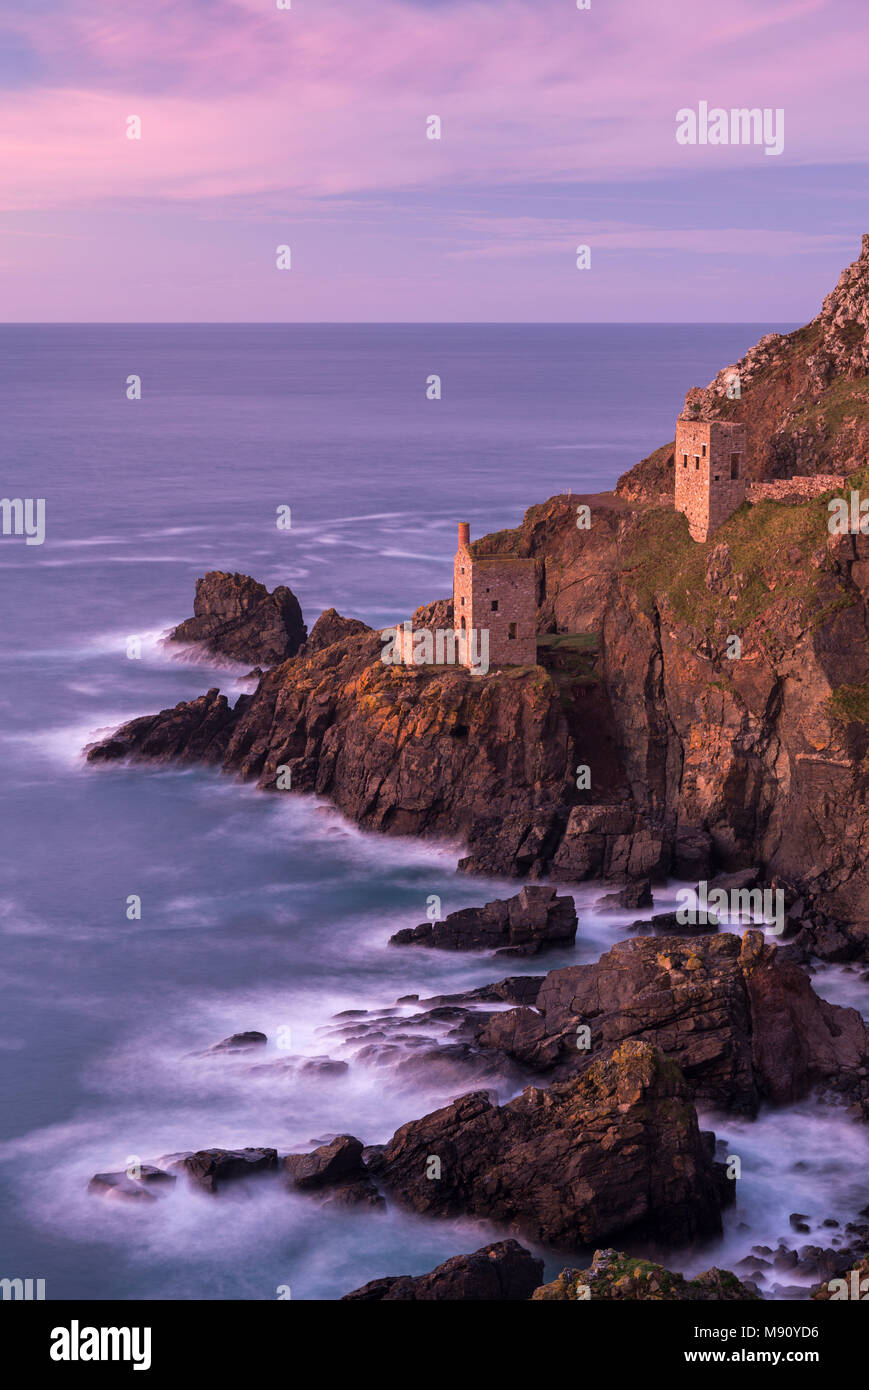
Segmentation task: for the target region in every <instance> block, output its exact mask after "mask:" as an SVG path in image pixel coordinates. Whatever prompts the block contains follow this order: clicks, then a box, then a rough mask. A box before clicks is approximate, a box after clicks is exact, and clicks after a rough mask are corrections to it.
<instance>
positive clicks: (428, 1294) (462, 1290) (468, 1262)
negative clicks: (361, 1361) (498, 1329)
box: [341, 1240, 543, 1303]
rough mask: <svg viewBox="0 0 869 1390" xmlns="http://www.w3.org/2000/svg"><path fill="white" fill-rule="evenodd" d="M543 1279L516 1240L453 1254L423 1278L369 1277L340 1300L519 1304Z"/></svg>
mask: <svg viewBox="0 0 869 1390" xmlns="http://www.w3.org/2000/svg"><path fill="white" fill-rule="evenodd" d="M542 1277H543V1261H542V1260H538V1259H535V1258H534V1256H533V1255H532V1254H531V1252H530V1251H529V1250H526V1249H525V1247H524V1246H522V1245H520V1244H519V1242H518V1241H516V1240H501V1241H497V1242H496V1243H495V1244H493V1245H484V1246H483V1248H482V1249H481V1250H475V1251H474V1253H473V1255H453V1257H452V1259H449V1260H445V1261H444V1263H443V1264H440V1265H438V1266H437V1268H436V1269H433V1270H432V1271H431V1272H430V1273H429V1274H418V1275H410V1274H405V1275H399V1276H392V1277H388V1278H385V1279H372V1280H371V1281H370V1283H368V1284H363V1286H362V1288H360V1289H354V1290H353V1292H352V1293H345V1295H344V1297H343V1299H342V1300H341V1301H342V1302H349V1301H351V1300H356V1301H359V1302H365V1303H397V1302H398V1301H399V1300H400V1299H401V1300H404V1301H405V1302H415V1303H422V1302H429V1301H431V1300H434V1299H455V1300H461V1301H463V1302H478V1301H480V1300H485V1301H487V1302H523V1301H525V1300H527V1299H529V1298H530V1297H531V1294H532V1293H533V1291H534V1289H536V1288H537V1285H538V1284H539V1283H540V1280H541V1278H542Z"/></svg>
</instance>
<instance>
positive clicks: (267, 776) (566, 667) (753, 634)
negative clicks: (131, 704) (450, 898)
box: [89, 239, 869, 959]
mask: <svg viewBox="0 0 869 1390" xmlns="http://www.w3.org/2000/svg"><path fill="white" fill-rule="evenodd" d="M867 286H869V239H864V247H863V253H862V254H861V257H860V259H859V260H858V261H857V262H856V263H855V264H854V265H853V266H851V267H849V268H848V269H847V270H846V271H845V272H844V273H843V276H842V278H841V280H840V282H839V285H838V287H837V288H836V290H835V291H834V292H833V293H832V294H831V295H830V296H829V297H828V298H827V300H826V301H825V303H824V307H823V309H822V311H821V313H820V314H819V315H818V318H817V319H815V320H814V321H813V323H812V324H810V325H808V327H807V328H806V329H803V330H800V332H799V333H797V334H791V335H789V336H788V337H787V338H776V339H775V341H774V342H772V340H770V339H764V340H763V341H762V343H761V344H759V345H758V347H757V348H756V349H753V351H752V353H749V354H748V355H747V357H746V358H745V359H744V360H743V362H742V363H740V364H736V365H737V367H738V368H739V371H740V376H741V378H742V395H741V397H740V399H739V400H738V401H734V400H731V399H729V398H728V397H727V395H726V394H725V392H724V390H723V387H722V382H723V381H724V378H725V375H726V373H725V374H722V375H721V379H720V380H719V378H716V382H717V383H718V384H717V385H716V383H713V384H712V386H710V387H709V388H707V391H706V393H705V394H704V393H701V396H702V399H701V398H700V397H698V398H697V404H698V410H699V411H701V412H707V413H708V412H715V411H719V412H721V413H722V414H728V413H732V415H733V418H742V419H745V420H746V422H747V423H748V424H749V426H750V429H749V435H750V438H752V439H753V440H754V446H753V447H754V448H755V463H754V465H753V467H754V470H755V472H765V473H766V474H769V473H770V472H771V471H773V472H774V471H775V470H776V469H777V468H778V467H779V463H778V462H777V461H776V460H780V459H781V458H784V457H785V452H786V451H785V452H783V450H784V445H783V444H782V439H783V438H784V436H785V434H787V435H788V437H789V438H791V439H797V438H798V437H799V440H801V441H802V442H800V443H798V444H797V445H794V447H795V448H796V450H797V454H796V455H795V456H794V458H795V459H796V462H795V461H794V458H791V461H790V463H788V470H790V469H791V468H793V467H797V466H799V467H801V468H803V469H804V470H806V471H812V470H813V469H814V468H815V466H817V468H818V469H820V470H822V471H825V472H826V471H831V472H832V471H838V472H842V473H848V470H849V469H850V468H851V465H852V462H853V459H852V454H853V450H854V449H855V448H859V447H860V446H859V445H858V444H856V443H855V442H854V441H855V440H856V439H857V438H858V437H859V438H860V439H862V435H861V433H860V432H861V430H862V428H863V426H862V424H861V423H860V422H861V420H862V419H863V417H862V416H861V415H860V406H861V402H862V400H863V398H864V396H865V392H866V390H867V389H869V376H867V375H866V372H867V351H869V349H867V338H866V332H867V324H869V317H867V313H869V311H867V304H869V289H867ZM858 329H859V333H858ZM720 387H721V389H719V388H720ZM846 398H847V401H848V402H849V405H848V412H849V413H847V415H842V416H841V418H840V417H839V416H837V415H836V413H835V411H833V409H832V404H831V402H833V401H834V399H835V400H844V399H846ZM809 402H814V403H815V405H817V404H818V402H820V403H821V405H820V406H819V407H818V412H817V413H816V416H815V417H813V418H814V420H815V423H814V425H812V427H811V429H809V428H808V426H806V428H805V430H803V426H800V427H799V429H797V427H796V426H795V425H794V421H795V420H796V419H797V417H799V418H802V414H801V413H804V412H805V411H806V410H807V409H808V403H809ZM821 407H823V408H821ZM812 409H814V406H812ZM853 420H856V422H857V423H856V425H855V426H854V428H853V429H852V426H851V424H850V423H849V422H851V421H853ZM819 422H820V423H819ZM800 430H803V433H800ZM855 431H856V432H855ZM810 438H811V440H813V441H814V443H812V444H811V447H810V443H809V442H807V441H810ZM663 453H664V454H665V453H666V450H664V451H663ZM658 455H659V456H660V457H658V456H653V457H657V462H656V464H655V469H656V470H657V472H656V474H655V477H656V478H657V479H658V483H659V482H661V480H664V481H665V482H666V479H667V473H666V460H665V459H663V455H662V451H658ZM647 473H648V469H647V467H646V464H644V465H641V466H640V468H639V471H636V470H634V471H633V472H632V473H631V474H628V475H626V477H625V478H624V479H623V480H622V482H621V483H620V485H619V489H618V492H617V493H615V494H613V493H609V494H599V495H596V496H591V497H578V496H572V497H566V496H561V497H555V498H552V499H550V500H549V501H548V502H546V503H543V504H541V505H538V506H534V507H531V508H530V509H529V511H528V512H527V513H526V515H525V518H524V521H523V523H522V525H521V526H520V527H518V528H516V529H515V530H513V531H506V532H500V533H497V534H494V535H490V536H486V537H483V538H482V539H481V540H479V541H477V542H475V544H474V547H473V549H474V553H475V554H477V555H496V554H516V555H520V556H526V557H529V558H533V559H534V560H535V561H536V562H537V563H536V573H537V589H538V593H537V597H538V614H539V633H540V637H539V647H538V660H539V663H540V664H538V665H537V666H534V667H530V666H529V667H521V668H511V669H505V670H502V671H499V670H494V671H491V672H489V674H488V675H487V676H485V677H475V676H471V675H470V674H469V673H468V672H466V671H464V670H462V669H460V668H455V667H447V666H441V667H432V666H429V667H420V668H407V667H396V666H389V665H385V664H384V663H383V662H382V661H381V660H380V654H381V650H382V646H381V641H380V638H379V636H378V635H377V634H376V633H372V632H370V631H368V630H365V629H364V628H363V625H361V624H358V623H356V624H353V623H351V624H349V625H348V624H347V621H346V620H344V619H341V618H340V617H339V615H337V614H335V613H334V612H330V613H328V614H327V615H324V618H323V619H321V620H320V622H319V623H318V624H317V625H316V626H315V629H314V633H316V634H318V635H319V632H320V631H321V630H322V633H323V637H324V640H325V641H326V643H327V644H326V645H320V643H319V641H310V642H309V643H308V646H307V647H306V648H305V649H304V651H303V652H301V653H300V654H299V655H297V656H296V657H295V658H294V659H289V660H284V661H283V662H281V664H279V665H277V666H274V667H273V669H272V670H270V671H269V672H268V673H267V674H266V675H265V676H264V677H263V678H262V679H261V681H260V683H259V686H258V688H257V690H256V692H255V693H254V694H253V695H248V696H244V697H242V698H241V699H240V700H239V701H238V703H237V704H236V706H235V708H234V709H230V708H229V707H228V705H227V703H226V701H225V700H224V699H223V697H222V696H220V695H219V694H218V692H216V691H212V692H209V694H208V695H207V696H204V697H200V699H199V700H197V701H192V702H190V703H189V704H185V705H180V706H178V707H177V708H176V709H175V710H169V711H163V712H162V713H161V714H159V715H155V716H151V717H148V718H146V719H141V720H135V721H133V723H132V724H130V725H127V726H126V727H125V728H124V729H123V730H120V731H119V732H118V733H117V734H116V735H115V736H114V737H113V738H112V739H109V740H107V741H106V742H105V743H103V744H102V745H99V746H98V747H96V748H94V749H92V750H91V751H90V754H89V756H90V758H91V759H92V760H94V761H98V760H105V759H109V758H116V757H122V756H127V755H130V756H133V757H148V758H154V757H157V758H161V757H163V758H165V757H174V758H179V757H180V758H182V759H183V758H187V759H197V760H205V761H211V762H217V763H220V764H221V765H222V766H223V767H224V768H225V769H226V770H227V771H230V772H235V773H239V774H241V775H242V776H245V777H251V778H255V779H257V780H258V782H259V784H260V785H261V786H262V787H264V788H270V789H276V790H277V789H282V790H286V789H287V788H290V789H292V790H298V791H316V792H318V793H320V794H323V795H326V796H329V797H331V798H332V800H333V801H334V802H335V803H336V805H337V806H339V807H340V809H341V810H342V811H343V812H345V813H346V814H347V815H348V816H350V817H352V818H353V819H355V820H357V821H359V822H360V823H361V824H363V825H365V826H368V827H371V828H373V829H377V830H382V831H387V832H390V833H412V834H430V835H437V836H452V837H456V838H460V839H461V840H463V841H464V842H465V844H466V845H467V847H468V854H467V857H466V858H465V859H464V860H463V865H464V867H465V868H468V869H471V870H485V871H495V872H499V873H505V874H514V875H517V876H523V875H530V876H538V877H539V876H544V875H545V876H549V877H552V878H555V879H560V880H562V881H577V880H581V879H584V878H589V877H597V876H600V877H608V878H612V879H632V878H633V879H638V878H641V877H647V876H650V875H651V876H652V877H658V878H660V877H662V876H664V875H666V874H668V873H675V874H677V875H679V876H682V877H685V878H688V879H690V878H695V879H696V878H702V877H707V876H710V875H711V874H712V873H713V872H715V871H716V870H733V869H740V868H745V867H747V866H750V865H756V866H758V867H759V868H760V869H761V870H762V872H763V874H764V876H765V878H766V880H767V881H774V882H775V883H776V884H777V885H779V886H781V887H782V888H783V889H784V890H785V892H786V894H787V900H788V903H789V931H791V932H794V931H797V932H799V938H798V940H799V943H800V949H801V950H803V951H806V950H808V951H811V950H813V949H816V950H818V951H820V953H822V954H827V955H830V956H835V957H836V958H840V959H844V958H847V957H849V956H858V955H861V954H863V953H864V951H865V949H866V941H867V939H869V927H867V923H869V869H867V866H866V861H867V850H869V838H867V826H866V792H867V783H869V612H867V596H869V537H866V536H863V535H861V534H859V533H858V534H845V535H831V534H830V532H829V530H828V525H827V523H828V519H829V513H828V509H827V499H826V498H825V497H823V496H821V497H817V498H810V499H800V498H797V499H796V500H795V501H793V502H789V503H785V502H781V501H775V500H765V501H761V502H759V503H757V504H756V505H753V506H749V505H748V504H745V505H743V506H742V507H741V508H740V509H739V510H738V511H737V512H736V513H735V514H734V515H733V516H732V517H731V518H730V519H729V520H728V521H727V522H726V523H725V525H724V526H722V527H721V528H720V529H719V530H718V531H717V532H716V533H715V535H714V536H713V537H712V538H711V539H710V540H709V541H708V542H707V543H705V544H702V545H701V544H697V543H695V542H694V541H692V540H691V539H690V537H689V535H688V528H687V523H686V521H685V518H684V517H683V516H682V515H680V514H679V513H676V512H675V511H674V509H673V507H672V503H671V501H670V499H669V498H667V499H666V501H665V503H664V504H663V505H662V504H659V502H658V500H657V492H656V488H657V486H658V483H654V482H653V483H652V484H650V485H649V486H646V483H645V482H644V479H646V475H647ZM667 485H668V486H671V481H670V483H668V484H667ZM846 486H847V487H848V488H852V487H853V488H857V489H862V491H863V493H864V494H865V495H869V470H862V471H861V470H860V469H856V470H854V471H852V472H851V473H850V475H849V477H848V479H847V484H846ZM632 499H633V500H632ZM586 507H587V508H588V515H589V518H590V525H589V526H587V527H585V526H583V525H581V524H578V523H580V522H581V520H582V515H581V514H582V510H583V508H586ZM249 582H251V583H252V582H253V581H249ZM257 587H258V588H259V587H261V586H257ZM447 611H448V606H447V605H446V603H445V602H443V601H439V602H438V603H437V604H435V605H434V607H432V608H431V609H430V610H420V614H419V615H415V616H416V617H427V616H429V613H437V614H439V615H440V616H444V615H445V614H446V613H447ZM202 617H203V621H205V622H206V623H207V621H208V615H207V614H203V615H202ZM359 629H362V630H359ZM313 635H314V634H312V637H313ZM255 648H256V643H255V642H253V643H252V647H249V648H247V650H248V652H249V658H248V659H258V658H257V656H256V655H255V654H254V650H253V649H255ZM260 659H261V654H260ZM831 923H835V924H836V926H835V928H834V927H832V926H831Z"/></svg>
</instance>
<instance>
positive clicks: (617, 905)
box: [595, 878, 654, 911]
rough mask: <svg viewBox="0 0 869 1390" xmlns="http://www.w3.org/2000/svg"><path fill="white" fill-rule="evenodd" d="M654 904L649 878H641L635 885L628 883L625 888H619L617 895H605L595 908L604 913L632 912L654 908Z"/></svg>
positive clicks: (598, 900)
mask: <svg viewBox="0 0 869 1390" xmlns="http://www.w3.org/2000/svg"><path fill="white" fill-rule="evenodd" d="M653 904H654V898H653V897H652V885H651V883H650V882H649V880H648V879H647V878H640V879H637V880H636V881H635V882H633V883H626V884H625V886H624V888H619V889H618V891H617V892H615V893H604V895H603V897H602V898H598V899H597V901H596V902H595V907H597V908H601V909H603V910H604V911H609V910H613V911H615V910H619V909H621V908H627V909H628V910H631V909H632V908H638V907H652V906H653Z"/></svg>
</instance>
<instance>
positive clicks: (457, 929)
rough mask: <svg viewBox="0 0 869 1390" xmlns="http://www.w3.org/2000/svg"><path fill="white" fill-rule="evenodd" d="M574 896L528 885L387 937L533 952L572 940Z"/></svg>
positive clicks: (398, 942)
mask: <svg viewBox="0 0 869 1390" xmlns="http://www.w3.org/2000/svg"><path fill="white" fill-rule="evenodd" d="M576 920H577V919H576V907H575V905H574V901H573V898H569V897H558V896H556V891H555V889H554V888H546V887H544V886H543V885H542V884H537V885H533V886H532V885H531V884H529V885H527V886H526V887H525V888H523V889H522V890H521V892H519V893H517V894H516V896H515V897H514V898H506V899H503V898H499V899H496V900H495V901H494V902H491V903H486V905H485V907H464V908H461V909H460V910H459V911H458V912H450V913H449V914H448V915H447V917H445V918H444V920H443V921H442V922H423V923H422V924H421V925H420V926H418V927H408V928H406V929H405V930H404V931H399V932H396V933H395V935H394V936H391V937H390V938H389V944H390V945H391V946H411V945H413V946H434V947H436V948H438V949H439V950H442V951H490V950H494V949H496V948H500V949H497V954H498V955H499V956H533V955H536V954H537V953H538V952H539V951H542V950H544V949H545V948H546V947H552V946H570V945H572V944H573V942H574V940H575V938H576Z"/></svg>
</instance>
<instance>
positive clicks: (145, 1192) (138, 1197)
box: [88, 1163, 175, 1202]
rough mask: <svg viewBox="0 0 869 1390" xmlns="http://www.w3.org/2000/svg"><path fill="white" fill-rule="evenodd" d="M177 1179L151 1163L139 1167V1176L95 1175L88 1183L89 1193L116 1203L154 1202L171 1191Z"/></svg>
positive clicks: (122, 1173) (124, 1173) (126, 1173)
mask: <svg viewBox="0 0 869 1390" xmlns="http://www.w3.org/2000/svg"><path fill="white" fill-rule="evenodd" d="M174 1182H175V1177H174V1176H173V1174H172V1173H166V1172H164V1170H163V1169H162V1168H157V1167H155V1166H154V1165H153V1164H151V1163H142V1164H141V1165H140V1166H139V1170H138V1176H137V1177H132V1176H131V1175H130V1173H128V1172H127V1171H126V1170H125V1171H123V1172H120V1173H95V1174H94V1176H93V1177H92V1178H91V1180H90V1182H89V1183H88V1192H93V1193H95V1194H96V1195H97V1196H98V1197H104V1198H107V1199H108V1200H109V1201H115V1202H153V1201H155V1200H156V1199H157V1197H162V1196H165V1194H166V1193H167V1192H168V1191H170V1190H171V1188H172V1185H173V1183H174Z"/></svg>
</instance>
